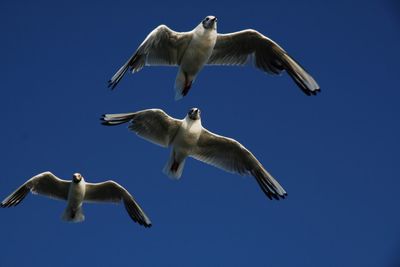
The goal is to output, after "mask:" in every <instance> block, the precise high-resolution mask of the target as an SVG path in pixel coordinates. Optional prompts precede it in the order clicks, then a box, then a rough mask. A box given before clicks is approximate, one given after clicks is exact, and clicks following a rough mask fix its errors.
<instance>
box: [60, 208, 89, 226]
mask: <svg viewBox="0 0 400 267" xmlns="http://www.w3.org/2000/svg"><path fill="white" fill-rule="evenodd" d="M61 218H62V219H63V220H64V221H66V222H73V223H77V222H82V221H84V220H85V215H84V214H83V210H82V208H79V209H78V210H76V211H74V210H72V209H70V208H66V209H65V211H64V213H63V214H62V216H61Z"/></svg>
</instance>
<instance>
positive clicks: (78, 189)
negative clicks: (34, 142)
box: [0, 171, 151, 227]
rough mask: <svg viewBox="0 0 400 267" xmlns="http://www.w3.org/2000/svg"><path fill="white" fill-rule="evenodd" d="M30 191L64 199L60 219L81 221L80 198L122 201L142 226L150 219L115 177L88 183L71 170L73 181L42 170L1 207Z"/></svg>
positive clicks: (147, 223) (84, 199)
mask: <svg viewBox="0 0 400 267" xmlns="http://www.w3.org/2000/svg"><path fill="white" fill-rule="evenodd" d="M29 191H31V192H32V193H34V194H39V195H43V196H47V197H49V198H53V199H59V200H65V201H67V207H66V209H65V211H64V213H63V215H62V219H63V220H65V221H69V222H81V221H83V220H84V219H85V216H84V215H83V211H82V204H83V202H114V203H119V202H121V201H123V202H124V205H125V209H126V211H127V212H128V214H129V217H131V219H132V220H133V221H135V222H137V223H138V224H140V225H143V226H144V227H150V226H151V222H150V220H149V218H148V217H147V216H146V214H145V213H144V212H143V210H142V208H141V207H140V206H139V204H138V203H136V201H135V199H134V198H133V197H132V195H131V194H130V193H129V192H128V191H127V190H126V189H125V188H123V187H122V186H121V185H119V184H118V183H116V182H114V181H106V182H102V183H87V182H85V179H83V177H82V175H81V174H79V173H74V174H73V176H72V181H67V180H62V179H60V178H58V177H57V176H55V175H54V174H52V173H51V172H48V171H47V172H43V173H40V174H38V175H36V176H33V177H32V178H31V179H29V180H28V181H26V182H25V183H24V184H23V185H21V186H20V187H19V188H18V189H17V190H15V191H14V192H13V193H12V194H11V195H9V196H8V197H7V198H5V199H4V200H3V201H2V202H1V204H0V207H2V208H6V207H12V206H17V205H18V204H19V203H21V201H22V200H23V199H24V198H25V197H26V195H27V194H28V193H29Z"/></svg>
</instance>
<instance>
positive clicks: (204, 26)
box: [108, 16, 320, 100]
mask: <svg viewBox="0 0 400 267" xmlns="http://www.w3.org/2000/svg"><path fill="white" fill-rule="evenodd" d="M251 59H252V60H253V62H254V65H255V66H256V67H257V68H258V69H260V70H262V71H264V72H267V73H270V74H280V73H281V72H282V71H284V70H286V72H287V73H288V74H289V75H290V77H291V78H292V79H293V80H294V82H295V83H296V84H297V85H298V86H299V87H300V89H301V90H302V91H303V92H304V93H305V94H306V95H315V94H316V93H317V92H318V91H320V88H319V85H318V84H317V82H316V81H315V80H314V78H313V77H311V75H310V74H308V73H307V71H306V70H305V69H304V68H303V67H302V66H300V64H299V63H297V62H296V61H295V60H294V59H293V58H292V57H290V56H289V55H288V54H287V53H286V51H285V50H283V48H282V47H280V46H279V45H278V44H277V43H275V42H274V41H272V40H271V39H269V38H268V37H266V36H264V35H262V34H261V33H259V32H257V31H255V30H251V29H249V30H243V31H239V32H233V33H228V34H219V33H217V18H216V17H214V16H207V17H206V18H205V19H204V20H203V21H202V22H200V24H199V25H197V27H196V28H194V29H193V30H191V31H189V32H175V31H173V30H171V29H170V28H168V27H167V26H165V25H160V26H158V27H157V28H155V29H154V30H153V31H152V32H151V33H150V34H149V35H147V37H146V39H144V41H143V42H142V44H141V45H140V46H139V47H138V48H137V50H136V52H135V53H134V54H133V55H132V56H131V57H130V58H129V59H128V61H127V62H126V63H125V64H124V65H123V66H122V67H121V68H120V69H119V70H118V71H117V72H116V73H115V74H114V76H113V77H112V78H111V80H109V81H108V86H109V87H111V88H112V89H114V88H115V86H117V84H118V82H119V81H120V80H121V79H122V77H123V76H124V74H125V73H126V72H127V71H128V70H130V71H131V72H132V73H135V72H138V71H140V70H141V69H142V68H143V67H144V66H160V65H161V66H179V70H178V74H177V76H176V80H175V90H176V94H175V99H176V100H178V99H180V98H182V97H183V96H185V95H186V94H187V93H188V92H189V89H190V87H191V85H192V82H193V81H194V80H195V79H196V76H197V74H198V73H199V72H200V70H201V69H202V68H203V67H204V65H228V66H234V65H246V64H247V63H248V62H249V60H251Z"/></svg>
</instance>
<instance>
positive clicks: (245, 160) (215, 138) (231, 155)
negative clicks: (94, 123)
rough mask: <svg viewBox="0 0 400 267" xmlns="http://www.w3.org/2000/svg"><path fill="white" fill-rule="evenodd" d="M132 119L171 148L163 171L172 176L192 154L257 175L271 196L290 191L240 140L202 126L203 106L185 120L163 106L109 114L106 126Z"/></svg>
mask: <svg viewBox="0 0 400 267" xmlns="http://www.w3.org/2000/svg"><path fill="white" fill-rule="evenodd" d="M126 122H130V124H129V129H130V130H131V131H133V132H135V133H136V134H137V135H138V136H140V137H142V138H144V139H146V140H148V141H150V142H152V143H154V144H156V145H160V146H162V147H171V148H172V149H171V155H170V158H169V160H168V162H167V164H166V165H165V167H164V169H163V172H164V173H165V174H166V175H168V176H169V177H171V178H174V179H179V178H180V177H181V175H182V171H183V167H184V165H185V159H186V158H187V157H192V158H195V159H197V160H200V161H202V162H205V163H208V164H210V165H213V166H215V167H218V168H220V169H223V170H225V171H228V172H232V173H238V174H241V175H251V176H253V177H254V178H255V179H256V181H257V183H258V184H259V186H260V187H261V189H262V191H263V192H264V193H265V194H266V196H267V197H268V198H269V199H273V198H274V199H280V198H285V196H286V195H287V194H286V191H285V190H284V189H283V188H282V186H281V185H280V184H279V183H278V182H277V181H276V180H275V179H274V178H273V177H272V176H271V175H270V174H269V173H268V172H267V171H266V170H265V169H264V167H263V166H262V165H261V163H260V162H259V161H258V160H257V159H256V157H255V156H254V155H253V154H252V153H251V152H250V151H249V150H247V149H246V148H245V147H244V146H243V145H241V144H240V143H239V142H238V141H236V140H234V139H231V138H228V137H224V136H220V135H217V134H214V133H212V132H210V131H208V130H207V129H205V128H204V127H203V126H202V125H201V117H200V109H198V108H192V109H190V110H189V112H188V113H187V115H186V117H185V118H184V119H183V120H179V119H175V118H172V117H170V116H169V115H168V114H166V113H165V112H164V111H163V110H161V109H146V110H142V111H138V112H132V113H121V114H105V115H103V117H102V124H103V125H109V126H113V125H119V124H123V123H126Z"/></svg>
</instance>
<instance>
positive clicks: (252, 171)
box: [191, 129, 287, 199]
mask: <svg viewBox="0 0 400 267" xmlns="http://www.w3.org/2000/svg"><path fill="white" fill-rule="evenodd" d="M191 156H192V157H194V158H195V159H198V160H200V161H203V162H205V163H208V164H210V165H213V166H215V167H218V168H221V169H223V170H226V171H229V172H233V173H238V174H241V175H252V176H253V177H254V178H256V180H257V182H258V184H259V185H260V187H261V189H262V190H263V192H264V193H265V194H266V195H267V197H268V198H269V199H272V198H275V199H279V198H285V196H286V195H287V194H286V191H285V190H284V189H283V188H282V186H281V185H280V184H279V183H278V182H277V181H276V180H275V179H274V178H273V177H272V176H271V175H270V174H269V173H268V172H267V171H266V170H265V169H264V167H263V166H262V165H261V163H260V162H259V161H258V160H257V159H256V157H254V156H253V154H252V153H251V152H250V151H249V150H247V149H246V148H245V147H244V146H243V145H241V144H240V143H239V142H237V141H236V140H234V139H231V138H228V137H224V136H220V135H217V134H214V133H211V132H209V131H208V130H206V129H203V132H202V133H201V135H200V139H199V141H198V144H197V149H196V150H195V152H194V154H193V155H191Z"/></svg>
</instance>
